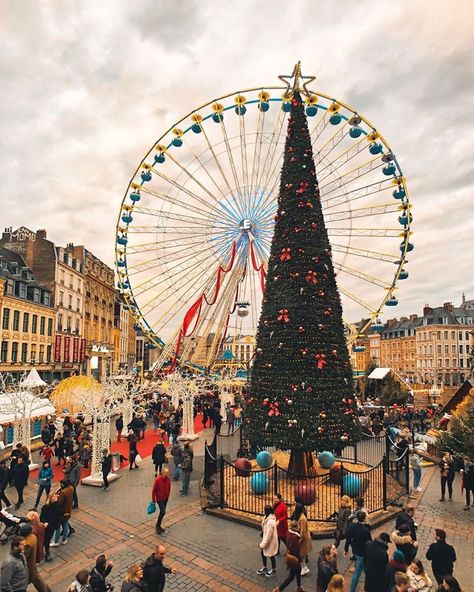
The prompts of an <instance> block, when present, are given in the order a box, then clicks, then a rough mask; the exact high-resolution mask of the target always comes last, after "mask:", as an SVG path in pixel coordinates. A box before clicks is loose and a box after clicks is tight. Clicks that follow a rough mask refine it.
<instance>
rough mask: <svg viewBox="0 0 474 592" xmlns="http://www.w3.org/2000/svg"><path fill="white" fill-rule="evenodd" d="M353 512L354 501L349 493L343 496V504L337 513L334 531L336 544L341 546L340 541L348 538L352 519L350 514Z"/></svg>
mask: <svg viewBox="0 0 474 592" xmlns="http://www.w3.org/2000/svg"><path fill="white" fill-rule="evenodd" d="M351 513H352V502H351V498H350V497H349V496H348V495H343V496H342V497H341V505H340V506H339V510H338V511H337V514H336V531H335V533H334V546H335V547H336V549H337V547H339V544H340V542H341V541H342V540H343V539H345V538H346V532H347V528H348V526H349V523H350V520H349V516H350V515H351Z"/></svg>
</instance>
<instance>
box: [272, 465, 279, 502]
mask: <svg viewBox="0 0 474 592" xmlns="http://www.w3.org/2000/svg"><path fill="white" fill-rule="evenodd" d="M277 493H278V465H277V464H276V463H275V464H274V465H273V494H274V495H276V494H277Z"/></svg>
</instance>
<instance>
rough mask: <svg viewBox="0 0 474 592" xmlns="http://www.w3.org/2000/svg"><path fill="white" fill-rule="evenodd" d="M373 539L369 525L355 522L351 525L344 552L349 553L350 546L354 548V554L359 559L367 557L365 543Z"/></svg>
mask: <svg viewBox="0 0 474 592" xmlns="http://www.w3.org/2000/svg"><path fill="white" fill-rule="evenodd" d="M371 539H372V535H371V534H370V528H369V526H368V524H364V523H362V522H355V523H354V524H351V525H350V526H349V528H348V529H347V533H346V544H345V545H344V551H345V552H346V553H347V551H348V550H349V546H352V552H353V553H354V555H357V556H358V557H364V555H365V543H366V542H367V541H370V540H371Z"/></svg>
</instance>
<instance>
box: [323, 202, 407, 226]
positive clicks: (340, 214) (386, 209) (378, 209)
mask: <svg viewBox="0 0 474 592" xmlns="http://www.w3.org/2000/svg"><path fill="white" fill-rule="evenodd" d="M398 207H399V206H398V204H396V203H393V202H390V203H386V204H377V205H374V206H366V207H363V208H354V209H353V210H340V211H337V212H324V221H325V223H326V226H328V229H329V228H330V224H331V222H339V221H342V220H352V219H354V218H367V217H369V216H379V215H384V214H393V213H394V212H397V211H398Z"/></svg>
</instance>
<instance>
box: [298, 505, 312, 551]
mask: <svg viewBox="0 0 474 592" xmlns="http://www.w3.org/2000/svg"><path fill="white" fill-rule="evenodd" d="M298 524H299V526H300V536H301V543H300V552H301V557H306V555H309V554H310V553H311V551H312V549H313V544H312V543H311V535H310V533H309V527H308V519H307V518H306V515H305V514H304V513H303V514H301V516H300V517H299V520H298Z"/></svg>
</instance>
